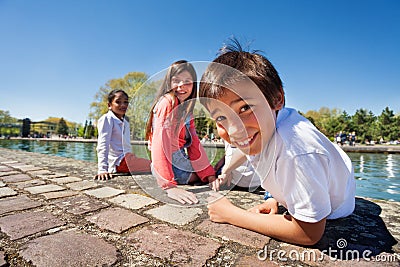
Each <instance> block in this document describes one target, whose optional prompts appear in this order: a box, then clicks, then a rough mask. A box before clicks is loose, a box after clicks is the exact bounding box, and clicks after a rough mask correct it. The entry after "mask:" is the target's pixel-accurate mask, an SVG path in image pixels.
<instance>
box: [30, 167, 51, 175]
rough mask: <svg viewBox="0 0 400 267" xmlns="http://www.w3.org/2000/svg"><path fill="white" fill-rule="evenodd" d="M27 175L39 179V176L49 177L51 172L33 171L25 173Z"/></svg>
mask: <svg viewBox="0 0 400 267" xmlns="http://www.w3.org/2000/svg"><path fill="white" fill-rule="evenodd" d="M27 173H28V174H30V175H32V176H34V177H39V175H50V174H53V172H51V171H49V170H42V169H40V170H33V171H27Z"/></svg>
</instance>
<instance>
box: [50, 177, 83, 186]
mask: <svg viewBox="0 0 400 267" xmlns="http://www.w3.org/2000/svg"><path fill="white" fill-rule="evenodd" d="M50 181H52V182H54V183H56V184H68V183H74V182H80V181H82V179H81V178H78V177H72V176H67V177H58V178H53V179H50Z"/></svg>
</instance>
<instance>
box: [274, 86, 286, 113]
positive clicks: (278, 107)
mask: <svg viewBox="0 0 400 267" xmlns="http://www.w3.org/2000/svg"><path fill="white" fill-rule="evenodd" d="M284 106H285V95H284V93H283V90H282V92H281V93H280V94H279V99H277V100H276V103H275V110H281V109H282V108H283V107H284Z"/></svg>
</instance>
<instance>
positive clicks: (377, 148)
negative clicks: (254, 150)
mask: <svg viewBox="0 0 400 267" xmlns="http://www.w3.org/2000/svg"><path fill="white" fill-rule="evenodd" d="M10 140H31V141H48V142H80V143H96V142H97V139H83V138H67V139H64V138H23V137H11V138H10ZM131 144H132V145H147V141H140V140H133V141H132V142H131ZM201 144H202V145H203V146H204V147H218V148H224V144H223V143H213V142H207V143H201ZM341 148H342V149H343V151H345V152H352V153H388V154H397V153H400V145H356V146H348V145H345V146H341Z"/></svg>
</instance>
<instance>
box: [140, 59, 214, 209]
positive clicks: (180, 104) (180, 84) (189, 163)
mask: <svg viewBox="0 0 400 267" xmlns="http://www.w3.org/2000/svg"><path fill="white" fill-rule="evenodd" d="M196 81H197V75H196V71H195V70H194V68H193V66H192V64H190V63H188V62H187V61H185V60H180V61H177V62H174V63H173V64H172V65H171V66H170V67H169V69H168V71H167V74H166V76H165V78H164V80H163V83H162V85H161V87H160V89H159V92H158V96H157V97H156V100H155V103H154V105H153V107H152V108H151V111H150V119H149V121H148V123H147V128H146V139H147V140H149V149H150V151H151V158H152V172H153V175H154V176H155V177H156V178H157V182H158V184H159V185H160V186H161V187H162V188H163V189H165V190H166V192H167V195H168V197H170V198H172V199H175V200H177V201H179V202H180V203H182V204H185V203H189V204H193V203H197V202H198V200H197V198H196V196H195V195H194V194H193V193H191V192H188V191H186V190H184V189H181V188H178V187H177V185H178V184H192V183H196V182H203V183H208V182H212V181H214V180H215V172H214V169H213V167H212V166H211V165H210V163H209V160H208V158H207V155H206V152H205V150H204V148H203V147H202V146H201V144H200V140H199V138H198V136H197V134H196V129H195V125H194V118H193V114H192V112H193V108H194V104H195V98H196V92H197V91H196V89H197V82H196Z"/></svg>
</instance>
